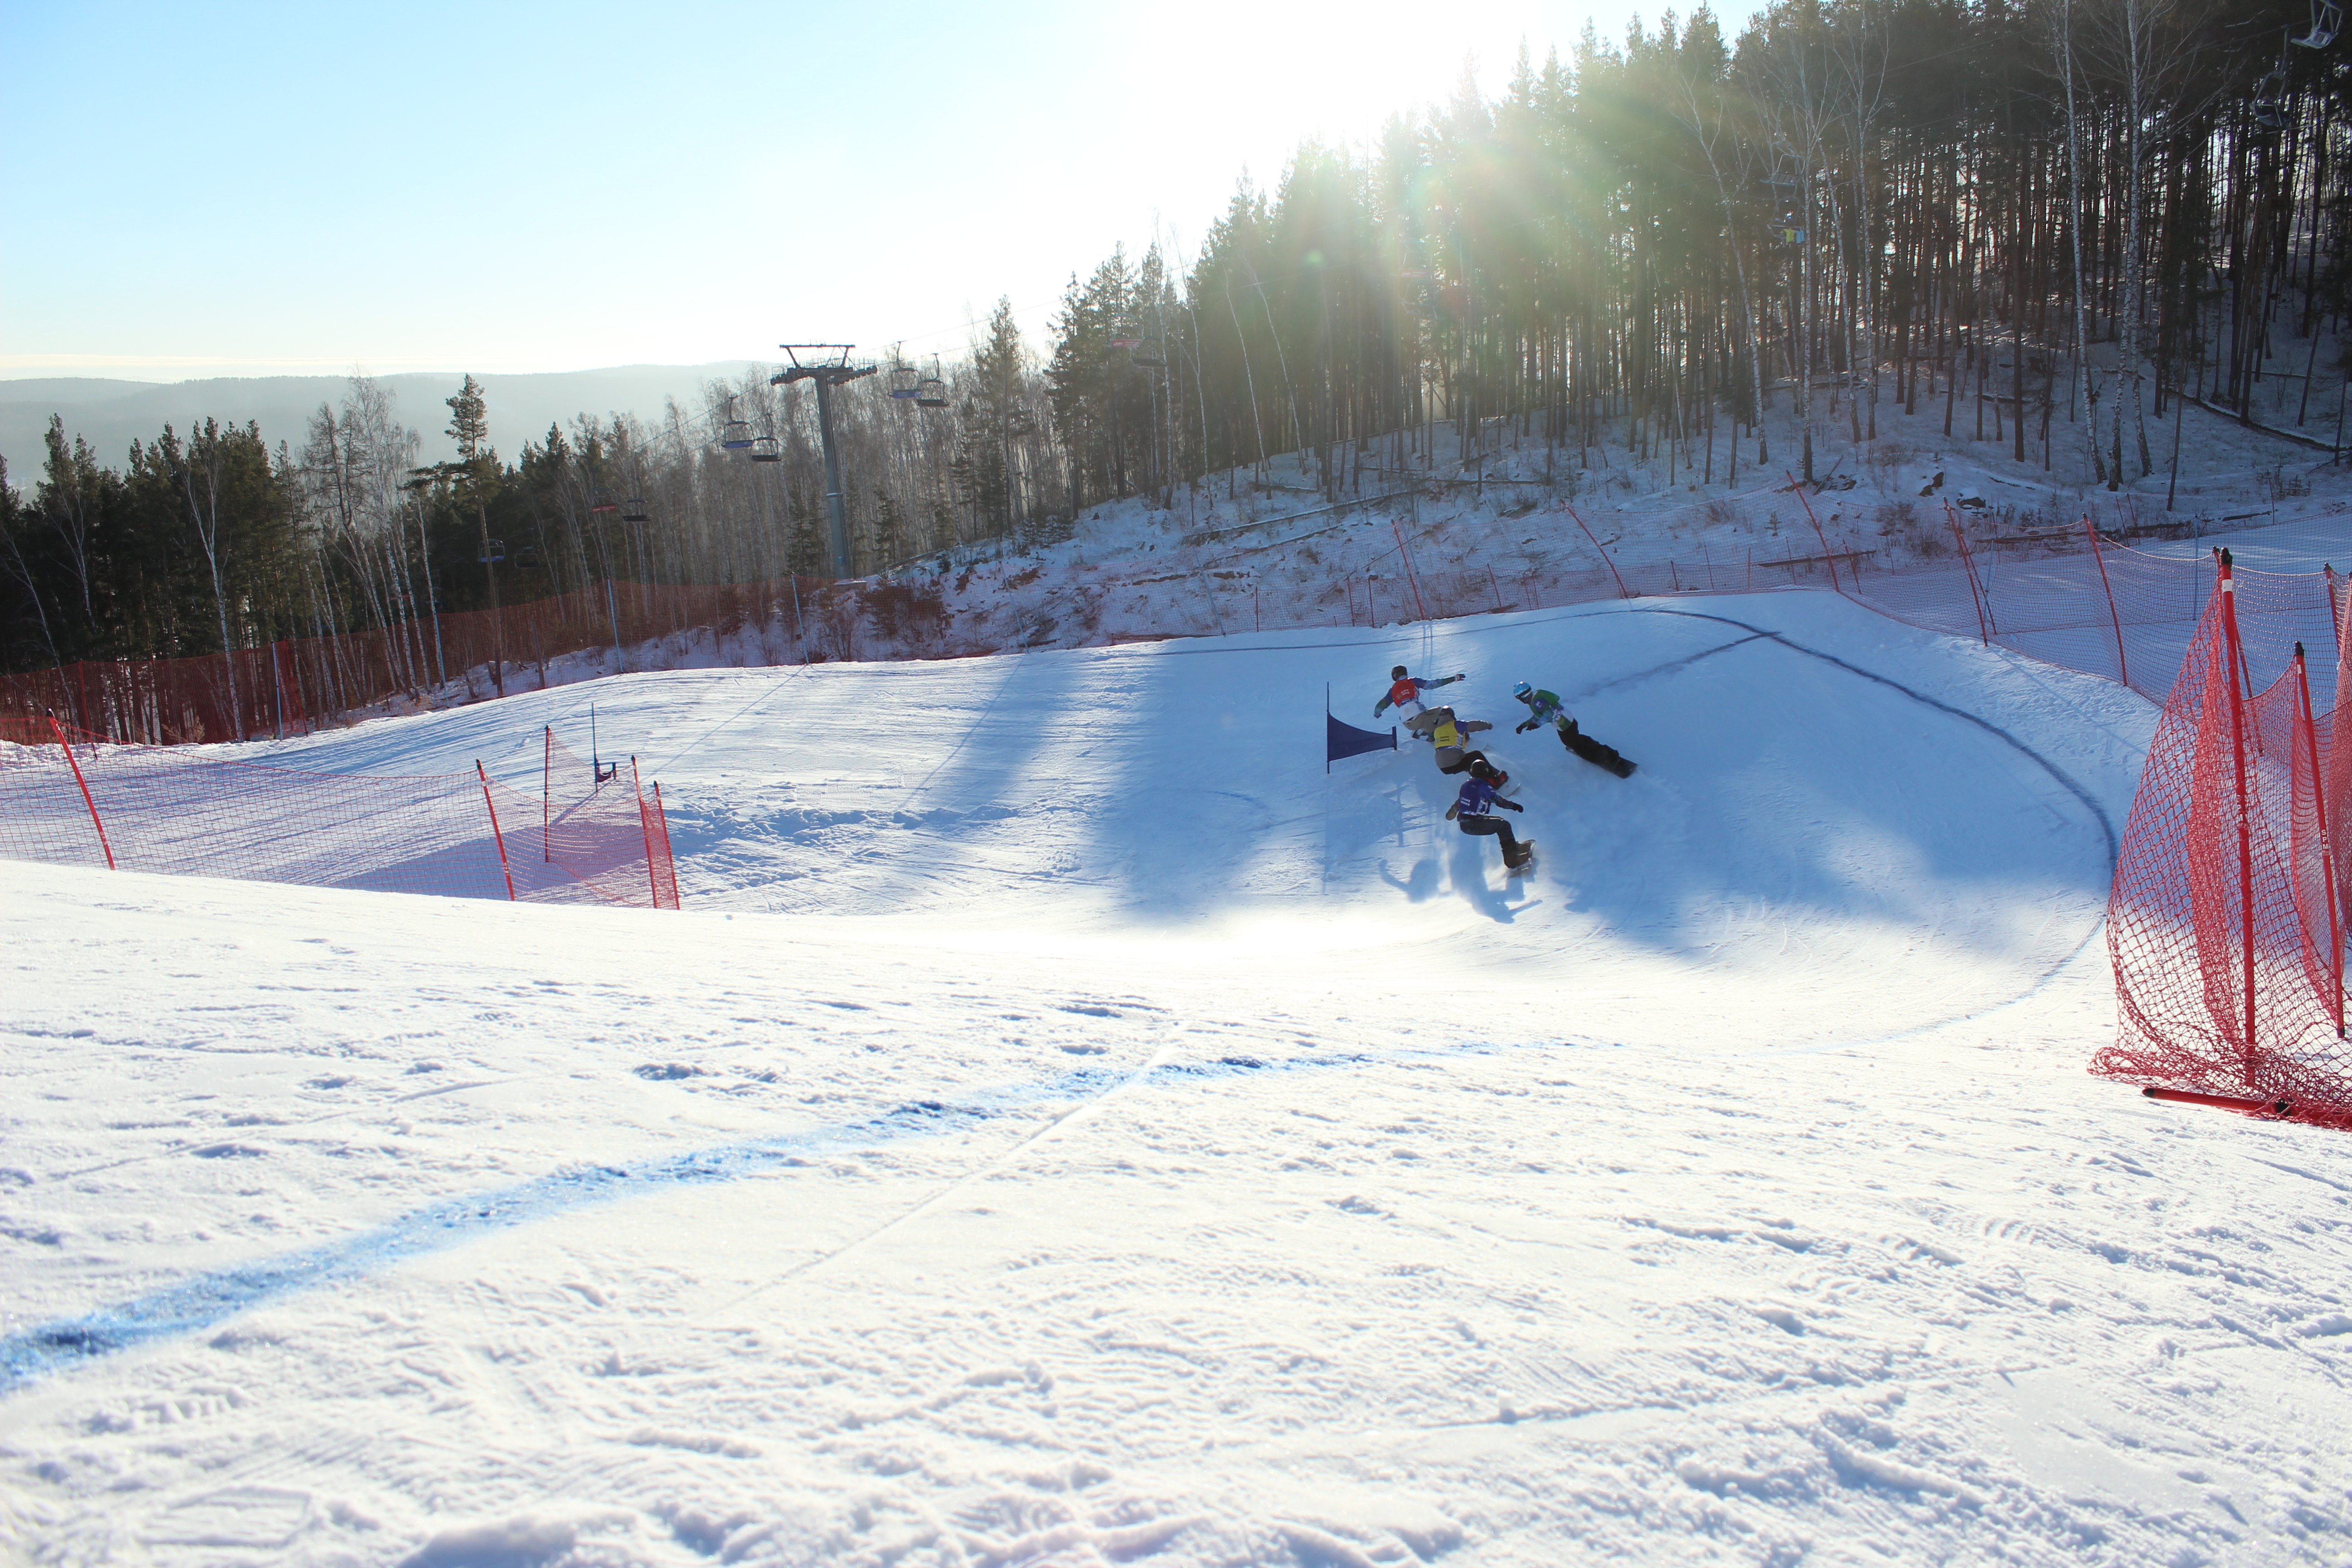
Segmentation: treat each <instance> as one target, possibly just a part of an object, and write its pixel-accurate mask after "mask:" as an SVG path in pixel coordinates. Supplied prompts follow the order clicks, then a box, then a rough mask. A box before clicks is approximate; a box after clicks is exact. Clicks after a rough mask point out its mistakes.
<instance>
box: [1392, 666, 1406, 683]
mask: <svg viewBox="0 0 2352 1568" xmlns="http://www.w3.org/2000/svg"><path fill="white" fill-rule="evenodd" d="M1389 679H1391V680H1402V679H1404V666H1402V665H1398V666H1397V667H1396V668H1394V669H1391V670H1390V671H1389Z"/></svg>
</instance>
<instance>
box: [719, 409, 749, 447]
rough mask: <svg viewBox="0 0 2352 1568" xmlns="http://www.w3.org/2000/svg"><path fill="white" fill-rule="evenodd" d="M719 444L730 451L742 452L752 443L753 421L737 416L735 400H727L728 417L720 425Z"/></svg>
mask: <svg viewBox="0 0 2352 1568" xmlns="http://www.w3.org/2000/svg"><path fill="white" fill-rule="evenodd" d="M719 445H720V446H721V447H725V448H726V449H727V450H729V451H730V452H740V451H741V450H742V449H743V448H744V447H749V446H750V445H751V421H750V420H749V419H738V418H737V417H736V416H735V400H734V399H733V398H732V397H730V398H729V399H728V400H727V418H726V421H725V422H724V423H723V424H721V425H720V426H719Z"/></svg>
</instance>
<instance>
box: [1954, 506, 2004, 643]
mask: <svg viewBox="0 0 2352 1568" xmlns="http://www.w3.org/2000/svg"><path fill="white" fill-rule="evenodd" d="M1944 521H1946V522H1948V523H1950V524H1951V525H1952V546H1953V548H1954V549H1956V550H1958V552H1959V554H1960V571H1961V573H1962V574H1964V575H1965V576H1966V577H1967V578H1968V581H1969V600H1970V602H1972V603H1973V604H1974V605H1976V607H1977V640H1978V641H1979V642H1980V643H1982V644H1984V645H1985V646H1986V647H1991V646H1992V626H1991V624H1990V622H1989V621H1987V620H1986V618H1985V602H1984V589H1983V588H1982V587H1981V586H1980V585H1979V584H1978V582H1977V558H1976V552H1974V551H1972V550H1970V549H1969V536H1968V534H1967V532H1966V531H1964V530H1962V529H1961V527H1960V514H1959V513H1958V512H1957V511H1954V510H1952V503H1951V502H1950V501H1946V502H1945V503H1944Z"/></svg>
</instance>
